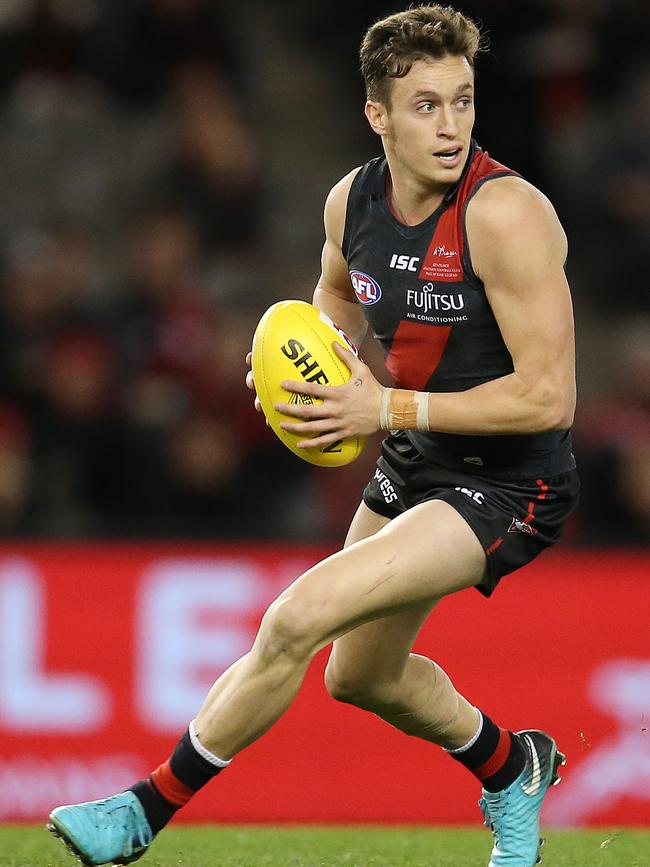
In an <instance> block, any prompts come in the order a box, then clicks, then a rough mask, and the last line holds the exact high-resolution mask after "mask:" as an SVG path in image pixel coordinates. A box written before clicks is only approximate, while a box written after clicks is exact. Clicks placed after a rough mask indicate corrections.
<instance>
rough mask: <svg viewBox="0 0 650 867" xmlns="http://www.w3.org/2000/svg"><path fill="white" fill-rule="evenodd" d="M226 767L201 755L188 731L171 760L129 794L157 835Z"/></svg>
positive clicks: (133, 788)
mask: <svg viewBox="0 0 650 867" xmlns="http://www.w3.org/2000/svg"><path fill="white" fill-rule="evenodd" d="M224 766H225V765H216V764H215V763H213V762H211V761H209V760H208V759H207V758H205V756H203V755H201V754H200V753H199V752H197V750H196V749H195V747H194V745H193V743H192V737H191V736H190V731H189V729H188V730H187V731H186V732H185V734H184V735H183V737H182V738H181V739H180V740H179V742H178V743H177V744H176V747H175V749H174V752H173V753H172V754H171V756H170V757H169V759H168V760H167V761H166V762H163V764H162V765H159V767H157V768H156V770H155V771H153V773H152V774H151V776H149V777H148V779H146V780H140V781H139V782H137V783H135V784H134V785H133V786H131V787H130V789H129V791H131V792H133V794H134V795H135V796H136V797H137V798H138V800H139V801H140V803H141V804H142V807H143V809H144V812H145V815H146V817H147V821H148V822H149V825H150V826H151V830H152V831H153V833H154V834H157V833H158V832H159V831H160V830H161V829H162V828H164V827H165V825H166V824H167V823H168V822H169V820H170V819H171V818H172V816H173V815H174V813H175V812H176V811H177V810H179V809H180V808H181V807H184V806H185V804H187V802H188V801H189V800H190V798H192V796H193V795H195V794H196V792H198V791H199V789H202V788H203V786H205V785H206V783H209V782H210V780H211V779H212V778H213V777H215V776H216V775H217V774H218V773H220V772H221V771H222V770H223V768H224Z"/></svg>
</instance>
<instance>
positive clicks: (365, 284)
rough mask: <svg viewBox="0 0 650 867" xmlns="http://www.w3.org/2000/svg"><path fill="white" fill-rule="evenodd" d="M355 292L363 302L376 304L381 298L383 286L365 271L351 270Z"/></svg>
mask: <svg viewBox="0 0 650 867" xmlns="http://www.w3.org/2000/svg"><path fill="white" fill-rule="evenodd" d="M350 280H351V281H352V286H353V288H354V294H355V295H356V296H357V298H358V299H359V301H360V302H361V304H376V303H377V301H379V299H380V298H381V286H380V285H379V283H377V281H376V280H373V278H372V277H371V276H370V275H369V274H364V273H363V271H350Z"/></svg>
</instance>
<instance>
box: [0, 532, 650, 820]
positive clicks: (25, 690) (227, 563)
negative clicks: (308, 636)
mask: <svg viewBox="0 0 650 867" xmlns="http://www.w3.org/2000/svg"><path fill="white" fill-rule="evenodd" d="M325 553H327V552H325V551H323V550H319V549H316V548H300V547H282V546H251V545H241V546H226V545H219V546H216V545H215V546H202V547H198V546H192V547H188V546H181V545H179V546H166V547H165V546H156V545H113V546H105V545H8V544H5V545H4V546H2V547H1V548H0V821H20V820H28V821H40V820H42V819H43V818H44V816H45V815H46V814H47V813H48V812H49V810H50V809H51V808H52V807H53V806H55V805H57V804H61V803H70V802H75V801H80V800H86V799H90V798H96V797H102V796H104V795H107V794H111V793H113V792H115V791H118V790H119V789H121V788H123V787H125V786H127V785H129V784H130V783H132V782H134V781H135V780H136V779H139V778H141V777H143V776H145V775H146V774H147V773H148V772H149V771H150V770H151V769H152V768H153V767H155V766H156V765H157V764H158V763H159V762H160V761H162V760H163V759H165V758H166V757H167V755H168V754H169V752H170V750H171V749H172V748H173V746H174V744H175V742H176V740H177V738H178V737H179V736H180V734H181V733H182V731H183V730H184V728H185V727H186V725H187V723H188V722H189V720H190V719H191V718H192V717H193V716H195V714H196V712H197V710H198V708H199V706H200V704H201V702H202V700H203V697H204V695H205V693H206V692H207V689H208V688H209V686H210V684H211V683H212V682H213V680H214V679H215V678H216V677H218V676H219V674H220V673H221V672H222V671H224V670H225V669H226V668H227V667H228V666H229V665H230V664H231V663H232V662H233V661H234V660H235V659H237V658H238V657H239V656H241V655H242V654H243V653H245V652H246V651H247V650H248V649H249V647H250V645H251V644H252V641H253V638H254V635H255V631H256V628H257V625H258V623H259V620H260V618H261V616H262V614H263V613H264V611H265V609H266V607H267V605H268V603H269V602H270V601H271V600H272V599H273V598H274V597H275V596H276V595H277V594H278V593H279V592H280V591H281V590H282V589H283V588H284V587H285V586H286V585H287V584H288V583H289V582H290V581H291V580H292V579H293V578H294V577H295V576H297V575H299V574H300V573H301V572H302V571H304V569H305V568H307V567H308V566H310V565H311V564H312V563H313V562H315V561H316V560H317V559H318V558H319V557H320V556H322V555H323V554H325ZM649 578H650V556H648V555H644V554H641V553H638V554H634V553H630V552H615V551H612V552H607V553H603V552H585V553H582V552H575V553H563V554H560V553H557V554H556V553H549V554H547V555H545V556H544V557H542V558H540V559H539V560H538V561H536V562H535V563H533V564H531V566H529V567H527V568H526V569H525V570H522V571H521V572H520V573H517V574H515V575H512V576H510V577H509V578H506V579H505V580H504V581H503V582H502V585H501V586H500V587H499V589H498V591H497V592H496V594H495V596H494V597H493V598H492V599H491V600H486V599H484V598H483V597H481V596H480V594H478V593H477V592H475V591H465V592H463V593H460V594H457V595H456V596H455V597H453V598H449V599H446V600H444V601H443V602H442V603H440V605H438V607H437V608H436V609H435V610H434V612H433V614H432V616H431V617H430V619H429V621H428V622H427V624H426V625H425V627H424V629H423V631H422V634H421V636H420V638H419V640H418V643H417V645H416V650H418V652H420V653H425V654H427V655H430V656H432V657H434V658H435V659H436V660H437V661H438V662H439V663H440V664H441V665H442V666H443V668H445V669H446V670H447V672H448V673H449V674H450V675H451V676H452V678H453V679H454V681H455V683H456V685H457V687H458V688H459V689H460V690H461V691H462V692H464V694H465V695H466V696H467V697H468V698H469V699H470V701H472V702H473V703H475V704H477V705H478V706H479V707H482V708H484V709H485V711H486V712H487V713H488V714H490V716H492V717H493V718H494V719H495V720H496V721H497V722H499V723H500V724H501V725H505V726H508V727H510V728H513V729H518V728H531V727H534V728H543V729H547V730H548V731H550V732H552V733H553V734H554V736H555V737H556V738H557V740H558V743H559V745H560V747H561V749H562V750H563V751H565V752H567V754H568V759H569V761H568V765H567V768H566V773H565V775H564V781H563V783H562V785H561V786H559V787H558V788H557V789H554V790H553V791H552V792H551V793H550V795H549V797H548V799H547V804H546V805H545V819H546V821H547V822H548V823H555V824H614V825H624V824H630V825H633V824H637V825H638V824H647V822H648V817H649V816H650V771H649V769H650V733H648V731H647V728H648V720H650V649H649V648H650V644H649V642H648V637H649V634H648V613H647V612H648V610H649V603H650V582H649V580H648V579H649ZM326 659H327V651H325V652H323V653H321V654H320V655H319V657H318V658H317V659H316V660H315V662H314V664H313V665H312V667H311V669H310V671H309V673H308V675H307V677H306V679H305V683H304V685H303V689H302V690H301V692H300V694H299V696H298V698H297V699H296V702H295V703H294V705H293V706H292V707H291V709H290V710H289V712H288V713H287V714H286V715H285V717H283V719H282V720H280V722H279V723H278V724H277V725H276V726H275V727H274V728H273V729H272V730H271V731H270V732H269V733H268V734H267V735H266V736H265V737H264V738H262V739H261V740H260V741H259V742H258V743H256V744H254V745H253V746H251V747H249V748H248V749H247V750H245V751H244V752H243V753H242V754H241V755H239V756H237V757H236V759H235V761H233V763H232V766H231V767H230V768H228V769H227V770H226V771H225V772H224V773H223V774H221V776H220V777H219V778H218V780H216V781H215V782H214V783H213V784H212V785H211V786H208V787H207V788H206V789H205V790H204V791H203V792H201V793H200V794H199V795H198V796H197V797H196V798H195V799H194V801H193V802H192V803H191V804H190V805H189V806H188V808H187V809H186V810H184V811H183V813H182V814H181V815H179V817H178V818H179V820H180V819H187V820H192V821H197V820H213V821H220V822H242V821H243V822H396V823H408V822H414V823H454V822H474V821H478V819H479V817H478V811H477V808H476V798H477V794H478V793H477V786H476V783H475V781H474V780H473V779H472V778H471V777H470V776H469V775H468V774H467V772H466V771H464V769H463V768H462V767H460V766H459V765H457V763H455V762H453V761H452V760H451V759H450V758H449V757H448V756H446V755H445V754H444V753H443V752H442V751H441V750H439V749H438V748H436V747H434V746H432V745H430V744H427V743H424V742H422V741H418V740H416V739H414V738H407V737H405V736H404V735H402V734H400V733H399V732H395V731H394V730H392V729H391V728H390V727H389V726H387V725H386V724H384V723H383V722H381V721H380V720H378V719H377V718H375V717H372V716H370V715H369V714H367V713H364V712H362V711H360V710H358V709H355V708H352V707H349V706H345V705H341V704H337V703H335V702H333V701H332V700H331V699H330V698H329V696H328V695H327V693H326V691H325V688H324V686H323V681H322V675H323V669H324V665H325V662H326Z"/></svg>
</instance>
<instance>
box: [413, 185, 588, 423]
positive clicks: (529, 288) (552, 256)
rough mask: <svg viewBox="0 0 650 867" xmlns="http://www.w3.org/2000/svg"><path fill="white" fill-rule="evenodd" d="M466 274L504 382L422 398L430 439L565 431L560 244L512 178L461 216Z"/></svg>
mask: <svg viewBox="0 0 650 867" xmlns="http://www.w3.org/2000/svg"><path fill="white" fill-rule="evenodd" d="M467 235H468V239H469V244H470V250H471V253H472V259H473V263H474V269H475V270H476V273H477V274H478V276H479V277H480V278H481V279H482V280H483V282H484V284H485V291H486V294H487V297H488V300H489V302H490V306H491V307H492V311H493V312H494V315H495V317H496V320H497V323H498V325H499V329H500V331H501V334H502V336H503V339H504V341H505V344H506V346H507V348H508V351H509V352H510V355H511V356H512V361H513V367H514V372H513V373H511V374H509V375H507V376H503V377H499V378H498V379H494V380H492V381H490V382H487V383H485V384H483V385H480V386H477V387H475V388H471V389H468V390H467V391H464V392H457V393H453V394H431V395H430V397H429V401H428V402H429V424H430V427H431V429H432V430H437V431H445V432H450V433H461V434H509V433H514V434H525V433H536V432H540V431H545V430H556V429H563V428H567V427H569V426H570V425H571V422H572V420H573V413H574V409H575V354H574V335H573V311H572V306H571V296H570V293H569V287H568V284H567V281H566V277H565V274H564V260H565V258H566V238H565V235H564V232H563V230H562V227H561V226H560V223H559V221H558V219H557V216H556V214H555V211H554V210H553V208H552V206H551V204H550V202H548V200H547V199H546V198H545V197H544V196H543V195H542V194H541V193H540V192H539V191H538V190H536V189H535V188H534V187H532V186H531V185H530V184H527V183H526V182H525V181H522V180H520V179H518V178H508V179H503V180H501V181H494V182H492V183H490V184H486V185H485V186H484V187H483V188H482V189H481V190H480V191H479V192H478V193H477V195H476V197H475V199H474V200H473V201H472V202H471V203H470V206H469V208H468V210H467Z"/></svg>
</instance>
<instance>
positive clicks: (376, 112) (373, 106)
mask: <svg viewBox="0 0 650 867" xmlns="http://www.w3.org/2000/svg"><path fill="white" fill-rule="evenodd" d="M364 113H365V115H366V117H367V119H368V123H369V124H370V128H371V129H372V131H373V132H376V133H377V135H381V136H385V135H386V134H387V133H388V112H387V111H386V107H385V106H384V104H383V103H381V102H373V101H371V100H368V101H367V102H366V105H365V108H364Z"/></svg>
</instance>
